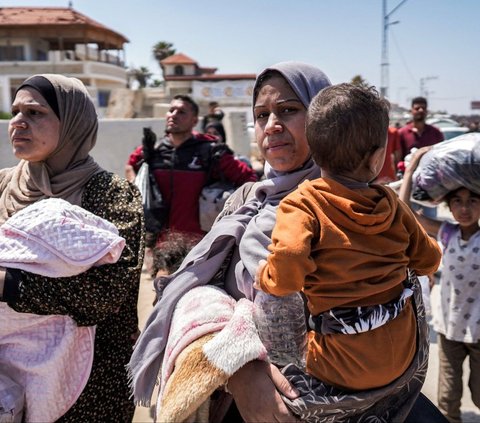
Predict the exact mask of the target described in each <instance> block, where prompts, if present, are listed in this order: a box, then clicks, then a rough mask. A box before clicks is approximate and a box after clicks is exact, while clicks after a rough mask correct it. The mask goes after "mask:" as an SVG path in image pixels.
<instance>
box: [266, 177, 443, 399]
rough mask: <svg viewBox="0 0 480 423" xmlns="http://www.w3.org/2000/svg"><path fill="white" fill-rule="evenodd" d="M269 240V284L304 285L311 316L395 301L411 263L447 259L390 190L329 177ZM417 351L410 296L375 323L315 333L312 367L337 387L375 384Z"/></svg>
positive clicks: (289, 210) (429, 266) (289, 202)
mask: <svg viewBox="0 0 480 423" xmlns="http://www.w3.org/2000/svg"><path fill="white" fill-rule="evenodd" d="M269 249H270V251H271V254H270V255H269V257H268V260H267V261H268V264H267V266H266V267H265V270H264V272H263V274H262V278H261V281H260V284H261V287H262V290H264V291H266V292H269V293H271V294H274V295H279V296H282V295H288V294H291V293H293V292H298V291H300V290H303V291H304V292H305V295H306V296H307V298H308V307H309V310H310V312H311V313H312V315H317V314H319V313H322V312H324V311H327V310H330V309H331V308H334V307H355V306H366V305H375V304H382V303H386V302H388V301H391V300H393V299H395V298H397V297H399V296H400V294H401V292H402V290H403V285H402V282H403V281H404V280H405V278H406V271H407V268H411V269H414V270H415V271H416V272H417V274H419V275H425V274H429V273H433V272H434V271H435V270H436V269H437V267H438V265H439V263H440V258H441V250H440V248H439V246H438V244H437V242H436V241H435V240H434V239H432V238H430V237H429V236H428V235H427V233H426V232H425V231H424V230H423V228H422V227H421V226H420V225H419V224H418V223H417V220H416V219H415V216H414V215H413V213H412V212H411V211H410V209H409V208H408V206H406V205H405V204H404V203H402V202H401V201H399V200H398V198H397V196H396V194H395V193H394V192H393V191H392V190H391V189H389V188H387V187H384V186H381V185H372V186H370V187H365V188H361V189H355V190H352V189H349V188H346V187H345V186H343V185H341V184H340V183H338V182H335V181H334V180H332V179H328V178H320V179H317V180H314V181H306V182H304V183H302V184H301V185H300V186H299V188H298V189H297V190H296V191H294V192H293V193H291V194H290V195H288V196H287V197H286V198H285V199H284V200H283V201H282V202H281V203H280V206H279V208H278V212H277V222H276V225H275V228H274V230H273V234H272V244H271V245H270V247H269ZM415 350H416V321H415V315H414V311H413V307H412V305H411V304H410V303H408V305H407V306H406V308H405V309H404V310H403V312H402V313H401V314H400V315H399V316H398V317H397V318H396V319H394V320H392V321H391V322H389V323H387V324H385V325H384V326H382V327H380V328H377V329H375V330H372V331H369V332H365V333H361V334H356V335H343V334H338V335H321V334H318V333H314V332H312V333H311V334H310V339H309V351H308V355H307V370H308V371H309V373H311V374H313V375H314V376H316V377H317V378H319V379H321V380H322V381H324V382H327V383H330V384H332V385H334V386H338V387H342V388H346V389H353V390H359V389H369V388H374V387H379V386H383V385H385V384H387V383H389V382H391V381H392V380H394V379H395V378H397V377H398V376H400V375H401V374H402V373H403V372H404V371H405V370H406V369H407V367H408V366H409V364H410V362H411V360H412V358H413V356H414V354H415Z"/></svg>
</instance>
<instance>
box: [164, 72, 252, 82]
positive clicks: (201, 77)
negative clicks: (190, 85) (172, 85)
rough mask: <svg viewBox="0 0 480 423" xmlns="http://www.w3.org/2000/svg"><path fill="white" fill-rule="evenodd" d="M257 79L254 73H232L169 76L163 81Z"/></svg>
mask: <svg viewBox="0 0 480 423" xmlns="http://www.w3.org/2000/svg"><path fill="white" fill-rule="evenodd" d="M256 77H257V75H255V74H254V73H232V74H227V73H224V74H213V75H211V74H203V75H182V76H177V75H170V76H165V81H216V80H222V81H223V80H226V81H228V80H230V81H235V80H238V79H252V80H254V79H255V78H256Z"/></svg>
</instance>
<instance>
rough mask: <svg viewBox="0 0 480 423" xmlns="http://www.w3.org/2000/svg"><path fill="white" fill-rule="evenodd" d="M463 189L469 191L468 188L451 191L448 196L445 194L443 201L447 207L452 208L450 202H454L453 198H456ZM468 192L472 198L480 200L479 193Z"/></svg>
mask: <svg viewBox="0 0 480 423" xmlns="http://www.w3.org/2000/svg"><path fill="white" fill-rule="evenodd" d="M461 189H468V188H465V187H460V188H457V189H454V190H453V191H450V192H448V193H447V194H445V197H444V198H443V201H445V205H446V206H447V207H450V201H451V200H452V198H453V197H455V195H456V194H457V192H458V191H460V190H461ZM468 191H470V196H471V197H474V198H480V194H479V193H478V192H473V191H472V190H470V189H469V190H468Z"/></svg>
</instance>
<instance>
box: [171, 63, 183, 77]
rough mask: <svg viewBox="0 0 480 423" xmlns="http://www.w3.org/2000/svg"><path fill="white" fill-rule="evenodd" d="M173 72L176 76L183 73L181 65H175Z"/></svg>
mask: <svg viewBox="0 0 480 423" xmlns="http://www.w3.org/2000/svg"><path fill="white" fill-rule="evenodd" d="M173 72H174V74H175V75H176V76H182V75H183V66H181V65H177V66H175V68H174V70H173Z"/></svg>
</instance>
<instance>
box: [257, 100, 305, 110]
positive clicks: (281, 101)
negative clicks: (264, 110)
mask: <svg viewBox="0 0 480 423" xmlns="http://www.w3.org/2000/svg"><path fill="white" fill-rule="evenodd" d="M291 101H294V102H297V103H301V101H300V100H299V99H298V98H281V99H280V100H277V101H276V102H275V104H282V103H289V102H291ZM259 107H265V105H264V104H257V105H255V106H253V108H254V109H257V108H259Z"/></svg>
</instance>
